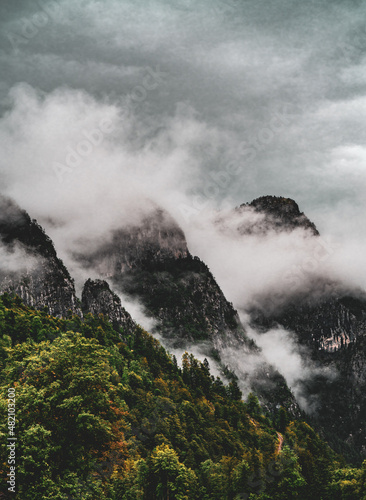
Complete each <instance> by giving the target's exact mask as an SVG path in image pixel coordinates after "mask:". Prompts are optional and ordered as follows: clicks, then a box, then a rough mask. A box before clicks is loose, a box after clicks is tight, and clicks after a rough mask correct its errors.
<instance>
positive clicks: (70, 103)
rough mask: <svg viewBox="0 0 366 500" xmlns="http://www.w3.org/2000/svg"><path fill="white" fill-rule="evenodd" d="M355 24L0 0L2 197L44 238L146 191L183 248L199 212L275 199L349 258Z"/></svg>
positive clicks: (265, 0) (301, 14) (340, 13)
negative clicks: (178, 230) (178, 232)
mask: <svg viewBox="0 0 366 500" xmlns="http://www.w3.org/2000/svg"><path fill="white" fill-rule="evenodd" d="M365 14H366V3H365V2H362V1H357V0H355V1H351V0H349V1H337V0H331V1H330V0H328V1H326V0H314V1H312V0H306V1H301V2H300V1H296V0H226V1H225V0H210V1H208V0H207V1H203V0H201V1H200V0H194V1H193V0H169V1H168V0H166V1H163V0H160V1H159V0H146V1H141V2H136V1H128V0H103V1H96V0H80V1H78V2H75V1H72V0H53V1H41V0H39V1H32V0H24V1H16V0H13V1H11V2H5V1H2V2H1V4H0V30H1V39H0V41H1V46H0V67H1V73H0V112H1V118H0V142H1V155H0V176H1V177H0V180H1V190H2V191H3V192H5V193H7V194H9V195H11V196H13V197H14V198H15V199H16V201H17V202H18V203H20V204H21V205H22V206H23V207H24V208H26V209H27V210H28V211H29V212H30V214H31V216H32V217H35V218H37V219H38V220H39V221H40V222H41V223H42V224H43V225H44V226H45V227H46V229H47V230H48V231H49V232H50V233H51V236H53V237H55V238H57V235H56V233H55V234H52V227H55V225H56V226H57V225H58V224H65V223H67V224H68V228H69V230H70V232H71V233H72V232H73V231H74V232H75V233H77V232H78V231H80V230H81V228H82V229H83V230H89V231H91V230H93V231H95V230H97V229H96V228H98V227H101V226H103V227H105V226H108V227H114V226H115V225H118V224H119V223H120V220H122V219H123V218H124V220H126V210H129V213H131V207H135V206H136V207H137V206H138V204H139V202H138V200H139V199H140V196H144V197H149V198H151V199H152V200H155V201H158V202H159V203H161V204H162V205H163V206H165V207H166V208H168V209H169V210H170V211H171V212H172V213H173V215H174V216H175V217H176V218H177V219H178V220H179V222H180V223H181V224H182V226H183V227H184V229H185V231H186V233H187V237H188V239H189V238H190V227H191V225H192V224H194V222H192V221H193V220H194V219H195V218H197V216H199V215H200V213H201V212H202V210H205V209H207V208H219V207H222V206H235V205H238V204H240V203H243V202H247V201H251V200H252V199H254V198H256V197H258V196H261V195H266V194H272V195H283V196H286V197H291V198H294V199H295V200H296V201H297V202H298V204H299V205H300V208H301V210H303V211H304V212H305V213H306V214H307V215H308V216H309V218H310V219H311V220H313V221H314V222H315V224H316V225H317V227H318V229H319V230H320V231H321V233H322V234H323V236H325V237H328V236H336V237H338V238H341V239H343V240H347V241H351V242H352V249H353V250H352V251H354V252H355V254H356V255H357V256H358V258H359V257H360V255H361V254H363V250H364V246H365V234H366V231H365V229H366V228H365V208H366V207H365V205H366V196H365V185H366V183H365V180H366V167H365V160H366V127H365V119H366V96H365V88H366V64H365V63H366V59H365V47H366V15H365ZM126 207H127V208H126ZM123 214H124V215H123ZM128 217H129V215H128V216H127V218H128ZM90 219H92V220H93V223H91V222H90ZM88 221H89V222H88ZM192 234H193V233H192ZM191 238H192V239H193V240H194V238H193V236H191ZM193 247H194V241H193ZM197 248H198V247H197ZM352 251H351V253H349V254H347V258H349V259H352V258H353V254H352Z"/></svg>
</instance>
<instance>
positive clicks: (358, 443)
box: [243, 197, 366, 462]
mask: <svg viewBox="0 0 366 500" xmlns="http://www.w3.org/2000/svg"><path fill="white" fill-rule="evenodd" d="M245 206H246V207H248V206H254V207H255V209H256V210H259V211H260V212H261V213H262V214H263V213H265V214H268V216H267V215H265V220H266V221H268V220H270V221H271V224H270V225H269V226H267V227H266V228H265V227H264V226H262V229H265V230H266V231H268V230H271V229H272V228H273V227H275V228H276V231H286V232H289V231H293V230H295V229H296V228H298V227H300V226H301V227H304V228H305V229H309V230H310V231H311V232H312V233H313V237H314V238H318V235H319V233H318V232H317V230H316V228H315V225H314V224H313V223H311V222H310V221H309V220H308V219H307V218H306V217H305V216H304V214H302V213H301V212H300V210H299V208H298V206H297V205H296V203H295V202H293V201H292V200H287V199H286V198H275V197H264V198H259V199H258V200H254V202H252V203H251V204H249V205H245ZM281 221H282V222H281ZM273 224H274V225H275V226H273ZM281 224H282V225H281ZM243 234H244V240H243V244H245V233H243ZM246 234H248V233H246ZM284 297H286V301H285V303H283V304H282V305H281V307H280V308H277V309H274V308H271V307H266V304H268V297H263V301H262V307H261V308H259V307H257V308H252V309H251V310H249V311H248V312H249V313H250V315H251V320H252V325H253V326H255V327H256V328H257V329H259V331H262V332H263V334H264V335H265V332H266V331H267V330H269V329H271V328H274V327H276V326H278V325H280V326H281V327H283V328H285V329H286V330H289V331H292V332H295V334H296V336H297V340H298V342H299V344H301V345H303V346H306V347H307V352H309V353H310V354H309V356H310V358H311V360H312V361H316V362H317V363H318V364H320V365H321V366H323V368H327V369H328V370H329V373H333V374H337V375H336V376H335V377H333V378H330V379H327V377H322V376H319V375H314V378H313V379H312V380H310V381H309V380H306V382H304V386H303V392H304V395H306V396H307V397H309V398H311V397H313V396H316V398H317V401H318V402H319V407H318V410H317V414H316V415H315V416H314V417H313V418H314V419H315V422H317V423H318V425H320V427H321V429H322V430H323V432H324V434H325V436H326V437H327V439H328V440H329V441H330V442H331V443H332V445H333V447H334V448H335V449H336V450H338V451H340V452H343V453H346V455H347V457H348V458H349V459H351V460H354V461H356V462H357V461H360V460H361V459H363V458H365V457H366V425H365V417H366V396H365V394H366V376H365V368H366V350H365V345H366V293H365V292H363V291H361V290H357V289H353V290H350V289H349V288H348V287H346V286H345V285H343V284H342V283H339V282H334V281H333V282H331V281H329V279H328V280H327V281H326V280H325V278H318V279H316V280H313V281H312V282H309V283H308V284H307V286H306V291H303V292H302V293H301V291H299V290H297V293H294V294H292V295H288V296H286V295H285V296H284Z"/></svg>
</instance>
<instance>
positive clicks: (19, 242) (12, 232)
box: [0, 195, 82, 317]
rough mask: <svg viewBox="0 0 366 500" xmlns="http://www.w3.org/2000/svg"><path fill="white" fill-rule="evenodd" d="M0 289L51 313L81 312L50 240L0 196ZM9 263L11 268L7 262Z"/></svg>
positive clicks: (62, 265)
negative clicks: (0, 258)
mask: <svg viewBox="0 0 366 500" xmlns="http://www.w3.org/2000/svg"><path fill="white" fill-rule="evenodd" d="M0 250H1V257H2V261H3V262H4V265H3V266H1V264H0V292H1V293H4V292H9V293H16V294H17V295H19V297H21V299H22V300H23V301H24V303H25V304H27V305H29V306H32V307H35V308H37V309H41V308H43V307H47V308H48V310H49V312H50V314H52V315H54V316H59V317H62V316H67V315H68V314H69V312H71V313H72V314H79V315H81V314H82V313H81V309H80V305H79V301H78V299H77V298H76V295H75V287H74V281H73V279H72V278H71V276H70V274H69V272H68V270H67V269H66V267H65V266H64V264H63V262H62V261H61V260H60V259H59V258H58V257H57V254H56V250H55V248H54V246H53V243H52V241H51V239H50V238H49V237H48V236H47V235H46V234H45V232H44V230H43V229H42V228H41V226H40V225H39V224H38V223H37V222H36V221H35V220H32V219H31V218H30V217H29V215H28V214H27V213H26V212H25V211H24V210H22V209H21V208H20V207H19V206H18V205H17V204H16V203H15V202H14V201H12V200H10V199H9V198H6V197H4V196H2V195H0ZM9 262H11V264H12V265H11V268H10V269H9V266H8V265H7V263H9Z"/></svg>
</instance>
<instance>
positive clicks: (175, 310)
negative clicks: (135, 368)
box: [74, 208, 247, 349]
mask: <svg viewBox="0 0 366 500" xmlns="http://www.w3.org/2000/svg"><path fill="white" fill-rule="evenodd" d="M74 257H75V258H76V259H77V261H78V262H79V263H80V264H81V265H83V267H84V268H85V269H87V270H93V271H94V272H97V273H98V274H99V275H100V276H101V277H103V278H104V279H108V280H109V281H110V283H111V284H112V287H113V289H115V290H116V291H117V292H120V293H123V294H127V295H129V296H130V297H131V298H135V299H138V300H139V301H141V302H142V304H143V305H144V307H145V312H146V314H147V315H148V316H151V317H152V318H154V319H155V320H156V321H157V325H156V327H155V330H156V331H159V333H161V334H162V335H163V336H164V337H166V338H170V339H174V341H175V344H176V345H179V344H182V341H184V342H186V341H202V340H208V339H209V340H211V341H212V342H213V345H214V347H215V349H218V348H219V347H220V345H221V344H222V343H223V342H224V340H225V341H226V342H230V339H231V338H235V339H236V341H238V342H247V338H246V336H245V333H244V330H243V328H242V326H241V324H240V320H239V317H238V314H237V312H236V311H235V310H234V308H233V306H232V304H231V303H229V302H228V301H227V300H226V299H225V297H224V295H223V293H222V291H221V289H220V287H219V286H218V284H217V283H216V281H215V279H214V277H213V276H212V274H211V272H210V270H209V269H208V267H207V266H206V265H205V264H204V263H203V262H202V261H201V260H200V259H199V258H198V257H192V255H191V254H190V252H189V250H188V247H187V242H186V239H185V236H184V233H183V231H182V230H181V229H180V227H179V226H178V225H177V223H176V222H175V221H174V220H173V218H172V217H171V216H170V215H169V214H168V213H167V212H166V211H164V210H162V209H160V208H157V209H155V210H154V211H153V212H152V213H151V214H149V215H148V216H146V217H145V218H144V219H143V220H142V221H141V223H140V224H139V225H136V226H134V227H128V228H122V229H119V230H116V231H114V232H113V234H112V236H111V237H110V238H109V241H108V240H107V241H106V242H103V243H101V244H100V246H99V248H98V249H97V250H93V251H92V252H90V253H88V250H87V249H85V250H84V252H83V254H78V255H74Z"/></svg>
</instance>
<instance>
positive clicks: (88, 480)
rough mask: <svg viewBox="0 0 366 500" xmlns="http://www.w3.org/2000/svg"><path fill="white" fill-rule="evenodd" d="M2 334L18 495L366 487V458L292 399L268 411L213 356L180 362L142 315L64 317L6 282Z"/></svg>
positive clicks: (223, 494)
mask: <svg viewBox="0 0 366 500" xmlns="http://www.w3.org/2000/svg"><path fill="white" fill-rule="evenodd" d="M0 338H1V340H0V362H1V405H0V408H1V419H0V430H1V436H2V438H1V474H2V477H3V478H5V477H6V474H7V472H8V465H7V460H8V448H7V439H6V438H7V435H8V428H7V404H8V402H7V394H8V392H7V390H8V388H14V389H15V395H16V425H15V436H16V438H17V441H16V491H17V493H16V498H19V499H21V500H39V499H44V500H46V499H47V500H66V499H68V500H70V499H75V500H94V499H95V500H103V499H108V500H109V499H110V500H127V499H128V500H135V499H146V500H154V499H164V500H165V499H166V500H168V499H169V500H173V499H177V500H183V499H187V500H191V499H197V500H198V499H200V500H211V499H217V500H219V499H220V500H223V499H236V500H238V499H247V498H251V499H283V500H285V499H286V500H287V499H290V498H291V499H292V498H299V499H304V500H305V499H315V498H316V499H329V500H330V499H332V500H334V499H362V498H366V484H365V480H366V467H365V466H364V467H363V468H361V469H353V468H349V467H347V466H346V465H345V463H344V461H343V459H342V458H341V457H339V456H337V455H336V454H335V453H334V452H333V451H332V450H331V449H330V448H329V447H328V445H326V444H325V442H324V441H323V440H322V439H321V438H320V437H319V436H318V435H317V434H316V433H315V432H314V431H313V429H312V428H311V427H310V426H309V425H308V424H307V423H306V422H304V421H301V420H297V421H291V420H290V417H289V415H288V414H287V412H286V411H285V410H284V409H283V408H278V412H277V414H276V415H272V416H271V418H270V417H269V416H268V415H264V414H263V412H262V409H261V407H260V405H259V404H258V400H257V398H256V396H255V395H254V394H250V395H249V396H248V397H247V398H246V400H245V401H243V400H242V394H241V393H240V390H239V388H238V386H237V383H236V381H235V379H232V380H231V382H230V383H229V384H228V385H226V386H225V385H224V384H223V382H222V381H221V380H220V379H219V378H216V379H215V378H214V377H213V376H212V375H211V374H210V369H209V365H208V363H207V362H204V363H201V362H200V361H197V360H196V359H195V358H194V357H193V356H192V355H188V354H185V355H184V357H183V360H182V368H180V367H179V366H178V364H177V361H176V359H175V358H174V357H172V356H171V355H169V354H168V353H167V352H166V351H165V349H164V348H163V347H162V346H161V345H160V344H159V342H158V341H157V340H155V339H154V338H153V337H152V336H151V335H150V334H149V333H147V332H146V331H144V330H143V329H142V328H140V327H138V326H137V327H134V328H132V329H130V330H129V331H127V330H123V329H121V328H120V329H114V328H113V327H112V325H111V323H109V322H108V321H107V320H106V319H105V318H104V317H103V316H102V315H100V316H99V317H95V316H92V315H90V314H89V315H86V317H85V319H84V320H81V319H80V317H78V316H70V317H69V318H68V319H58V318H54V317H52V316H50V315H49V314H48V311H47V310H46V309H44V310H43V311H36V310H34V309H32V308H28V307H26V306H24V305H23V304H22V302H21V300H20V299H19V298H18V297H10V296H9V295H7V294H5V295H3V296H2V298H1V300H0ZM364 465H366V464H364ZM7 488H8V485H7V484H6V482H5V481H3V482H2V484H1V492H2V494H3V497H4V498H14V494H12V493H8V491H7ZM10 495H11V496H10Z"/></svg>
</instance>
